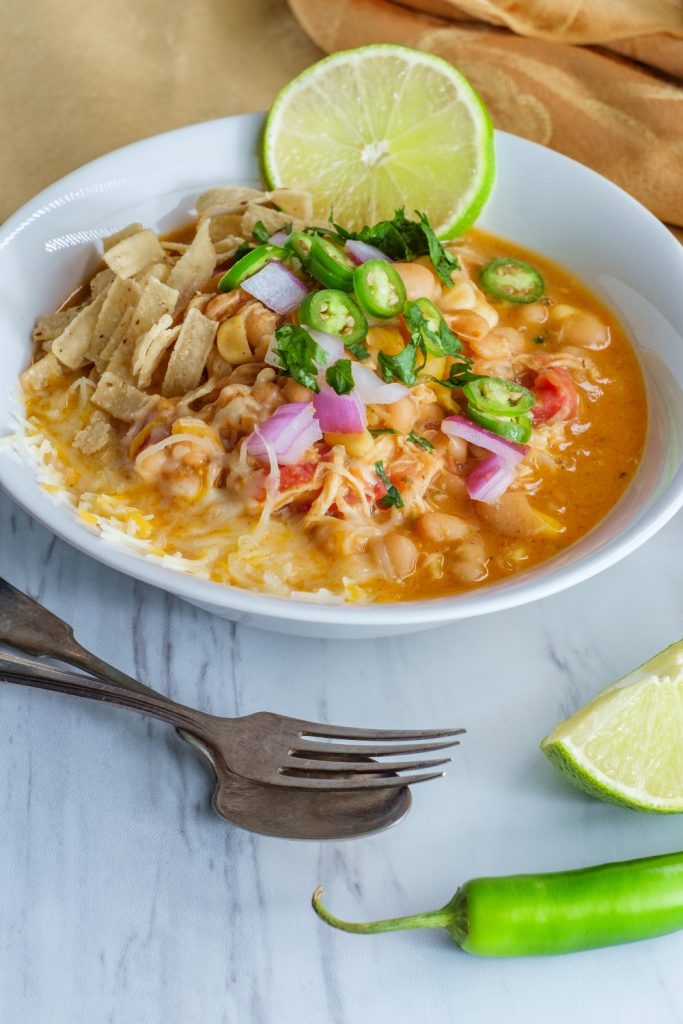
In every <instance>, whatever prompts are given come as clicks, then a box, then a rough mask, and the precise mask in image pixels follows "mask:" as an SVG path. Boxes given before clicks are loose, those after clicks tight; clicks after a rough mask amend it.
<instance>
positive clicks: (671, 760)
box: [541, 640, 683, 813]
mask: <svg viewBox="0 0 683 1024" xmlns="http://www.w3.org/2000/svg"><path fill="white" fill-rule="evenodd" d="M541 749H542V750H543V752H544V753H545V754H546V755H547V756H548V757H549V758H550V760H551V761H552V762H553V764H554V765H555V766H556V767H557V768H559V770H560V771H561V772H562V773H563V774H564V775H565V776H566V777H567V778H568V779H570V780H571V781H572V782H574V783H575V784H576V785H577V786H580V787H581V789H584V790H586V792H588V793H591V794H592V795H593V796H596V797H598V798H599V799H600V800H608V801H609V802H610V803H617V804H622V805H625V806H627V807H634V808H636V809H638V810H642V811H659V812H669V813H675V812H680V811H683V640H681V641H679V643H677V644H672V645H671V647H667V649H666V650H665V651H662V652H661V653H660V654H657V655H656V656H655V657H654V658H651V659H650V661H648V662H646V663H645V664H644V665H641V667H640V668H637V669H636V670H635V671H634V672H631V673H630V674H629V675H627V676H626V677H625V678H624V679H621V680H619V682H618V683H614V685H613V686H609V687H608V688H607V689H606V690H603V691H602V693H600V694H599V695H598V696H597V697H596V698H595V700H594V701H592V702H591V703H590V704H587V705H586V707H585V708H583V709H582V710H581V711H577V713H576V714H575V715H573V716H572V717H571V718H568V719H567V721H566V722H563V723H562V724H561V725H558V727H557V728H556V729H555V731H554V732H551V734H550V735H549V736H547V737H546V738H545V739H544V740H543V742H542V743H541Z"/></svg>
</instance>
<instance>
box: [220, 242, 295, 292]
mask: <svg viewBox="0 0 683 1024" xmlns="http://www.w3.org/2000/svg"><path fill="white" fill-rule="evenodd" d="M286 258H287V253H286V251H285V250H284V249H281V248H280V246H279V245H259V246H258V248H257V249H252V250H251V252H248V253H247V255H246V256H243V257H242V259H241V260H238V261H237V263H233V265H232V266H231V267H230V270H228V271H227V272H226V273H225V274H223V276H222V278H221V279H220V281H219V282H218V291H219V292H231V291H232V290H233V288H239V286H240V285H241V284H242V281H246V279H247V278H248V277H251V275H252V274H255V273H256V271H257V270H261V268H262V267H265V265H266V263H270V261H271V260H284V259H286Z"/></svg>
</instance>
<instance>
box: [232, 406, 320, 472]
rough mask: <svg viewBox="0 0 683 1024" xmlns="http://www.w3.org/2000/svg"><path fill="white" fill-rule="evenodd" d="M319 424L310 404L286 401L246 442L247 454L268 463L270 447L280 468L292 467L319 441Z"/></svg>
mask: <svg viewBox="0 0 683 1024" xmlns="http://www.w3.org/2000/svg"><path fill="white" fill-rule="evenodd" d="M322 436H323V435H322V431H321V429H320V424H319V423H318V421H317V419H316V418H315V410H314V408H313V406H312V404H311V403H310V402H289V403H288V404H287V405H281V406H280V407H279V409H276V410H275V412H274V413H273V415H272V416H270V417H269V419H267V420H266V421H265V423H261V424H259V426H258V427H257V428H256V429H255V430H254V432H253V433H252V434H250V435H249V438H248V440H247V448H248V449H249V453H250V455H253V456H254V458H256V459H258V460H259V461H260V462H268V461H269V458H268V449H267V446H266V443H264V442H267V444H269V445H270V446H271V447H272V449H273V451H274V452H275V457H276V459H277V462H278V465H279V466H293V465H294V464H295V463H297V462H299V460H300V459H301V456H302V455H303V454H304V452H305V451H307V450H308V449H309V448H310V447H311V445H312V444H315V443H316V441H320V440H322Z"/></svg>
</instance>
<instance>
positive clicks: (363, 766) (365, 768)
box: [279, 757, 451, 781]
mask: <svg viewBox="0 0 683 1024" xmlns="http://www.w3.org/2000/svg"><path fill="white" fill-rule="evenodd" d="M450 760H451V759H450V757H439V758H432V759H431V760H429V761H385V762H384V763H380V762H379V761H318V760H304V759H303V758H302V759H301V760H298V759H297V760H295V761H290V762H289V763H288V764H287V766H286V767H284V768H280V771H279V774H280V775H286V776H287V777H288V778H297V779H298V778H301V777H302V776H303V775H304V773H306V774H307V773H309V772H313V773H315V772H409V771H417V769H418V768H436V767H437V766H438V765H441V764H450ZM406 781H407V780H406Z"/></svg>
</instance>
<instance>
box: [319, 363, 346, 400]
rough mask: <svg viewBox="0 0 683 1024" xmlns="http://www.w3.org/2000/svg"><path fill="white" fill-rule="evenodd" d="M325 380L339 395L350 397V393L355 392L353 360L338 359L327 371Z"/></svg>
mask: <svg viewBox="0 0 683 1024" xmlns="http://www.w3.org/2000/svg"><path fill="white" fill-rule="evenodd" d="M325 380H326V381H327V383H328V384H329V385H330V387H331V388H334V390H335V391H336V392H337V394H338V395H348V394H349V392H350V391H353V374H352V373H351V360H350V359H338V360H337V362H336V363H333V364H332V366H330V367H328V368H327V370H326V371H325Z"/></svg>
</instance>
